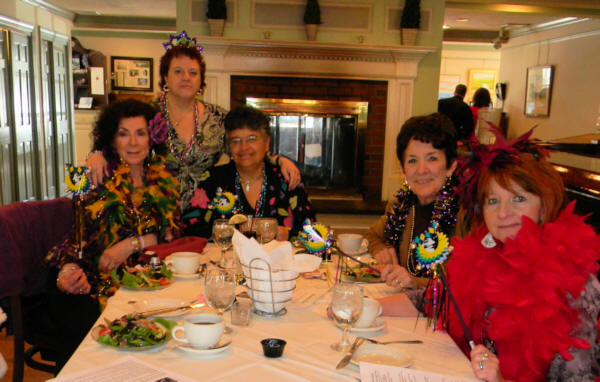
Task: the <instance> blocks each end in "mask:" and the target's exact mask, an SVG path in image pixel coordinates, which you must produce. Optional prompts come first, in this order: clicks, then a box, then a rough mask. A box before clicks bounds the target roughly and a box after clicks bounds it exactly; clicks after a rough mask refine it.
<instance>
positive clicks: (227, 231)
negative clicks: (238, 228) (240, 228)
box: [213, 219, 233, 266]
mask: <svg viewBox="0 0 600 382" xmlns="http://www.w3.org/2000/svg"><path fill="white" fill-rule="evenodd" d="M232 237H233V226H232V225H231V224H229V221H228V220H227V219H217V220H215V222H214V223H213V238H214V239H215V243H217V245H218V246H219V247H221V260H219V264H220V265H221V266H225V253H226V252H227V250H228V249H229V248H230V247H231V238H232Z"/></svg>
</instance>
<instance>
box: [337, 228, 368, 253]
mask: <svg viewBox="0 0 600 382" xmlns="http://www.w3.org/2000/svg"><path fill="white" fill-rule="evenodd" d="M337 243H338V246H339V248H340V249H341V250H342V251H343V252H344V253H345V254H347V255H350V256H358V255H362V254H363V253H367V252H368V250H369V241H368V240H367V239H365V238H363V237H362V235H359V234H356V233H341V234H339V235H337Z"/></svg>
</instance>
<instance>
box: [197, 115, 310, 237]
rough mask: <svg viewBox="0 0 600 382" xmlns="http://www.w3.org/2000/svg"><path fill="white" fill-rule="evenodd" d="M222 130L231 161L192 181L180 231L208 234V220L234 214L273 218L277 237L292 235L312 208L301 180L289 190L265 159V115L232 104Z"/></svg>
mask: <svg viewBox="0 0 600 382" xmlns="http://www.w3.org/2000/svg"><path fill="white" fill-rule="evenodd" d="M225 131H226V137H227V143H228V145H229V151H230V152H231V158H232V162H230V163H228V164H225V165H222V166H215V167H213V168H212V169H211V170H209V171H208V173H207V179H206V180H205V181H204V182H203V183H201V184H200V185H199V186H198V191H197V193H198V198H197V199H193V200H192V207H193V209H191V210H190V212H189V213H188V214H187V216H186V217H185V219H186V220H185V222H186V223H187V228H186V234H193V235H197V236H205V237H208V236H210V230H211V227H212V222H213V221H214V219H218V218H221V217H229V216H232V215H233V214H235V213H239V214H244V215H254V216H255V217H273V218H276V219H277V220H278V222H279V234H278V236H277V239H278V240H287V239H288V238H290V237H293V236H296V235H297V234H298V231H299V230H300V229H301V228H302V222H303V221H304V220H305V219H307V218H309V219H314V218H315V213H314V211H313V210H312V206H311V205H310V202H309V201H308V197H307V195H306V192H305V191H304V185H303V184H302V183H300V184H299V185H298V187H296V188H295V189H294V190H290V189H289V188H288V186H287V184H286V183H285V182H284V178H283V174H282V173H281V169H280V168H279V166H278V165H273V164H272V163H271V162H270V161H269V160H268V159H267V152H268V150H269V143H270V140H271V136H270V129H269V119H268V117H267V116H266V115H265V114H263V113H262V112H261V111H260V110H257V109H254V108H252V107H248V106H242V107H238V108H235V109H234V110H232V111H230V112H229V114H228V115H227V117H226V118H225Z"/></svg>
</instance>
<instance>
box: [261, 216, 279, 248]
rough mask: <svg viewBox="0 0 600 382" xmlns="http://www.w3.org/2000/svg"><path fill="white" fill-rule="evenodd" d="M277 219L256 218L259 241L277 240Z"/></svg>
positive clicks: (262, 242)
mask: <svg viewBox="0 0 600 382" xmlns="http://www.w3.org/2000/svg"><path fill="white" fill-rule="evenodd" d="M278 226H279V225H278V224H277V219H275V218H258V219H256V237H258V242H259V243H261V244H266V243H268V242H270V241H271V240H275V238H276V237H277V232H278Z"/></svg>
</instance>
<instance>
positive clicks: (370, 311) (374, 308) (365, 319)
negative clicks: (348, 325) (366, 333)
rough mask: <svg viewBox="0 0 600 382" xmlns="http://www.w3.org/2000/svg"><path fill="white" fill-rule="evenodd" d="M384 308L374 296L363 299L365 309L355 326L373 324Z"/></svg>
mask: <svg viewBox="0 0 600 382" xmlns="http://www.w3.org/2000/svg"><path fill="white" fill-rule="evenodd" d="M381 312H382V308H381V304H379V301H377V300H373V299H372V298H364V299H363V309H362V312H361V313H360V317H358V321H356V323H355V324H354V327H355V328H368V327H370V326H371V325H373V322H375V319H377V317H379V316H380V315H381Z"/></svg>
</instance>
